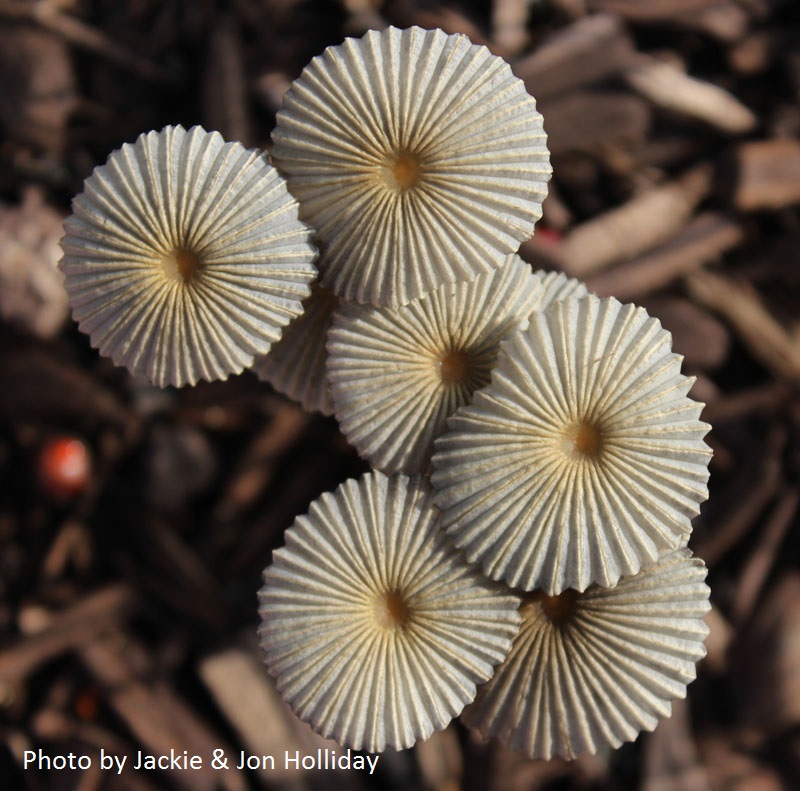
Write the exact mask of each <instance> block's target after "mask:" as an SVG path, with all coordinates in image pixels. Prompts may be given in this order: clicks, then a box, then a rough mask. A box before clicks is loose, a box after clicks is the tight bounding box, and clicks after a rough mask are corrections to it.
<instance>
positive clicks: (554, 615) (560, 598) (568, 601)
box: [523, 588, 579, 626]
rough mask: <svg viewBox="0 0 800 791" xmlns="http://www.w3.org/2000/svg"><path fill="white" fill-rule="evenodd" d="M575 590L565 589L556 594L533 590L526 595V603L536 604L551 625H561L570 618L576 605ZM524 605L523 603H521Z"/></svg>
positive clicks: (576, 595)
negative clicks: (551, 594)
mask: <svg viewBox="0 0 800 791" xmlns="http://www.w3.org/2000/svg"><path fill="white" fill-rule="evenodd" d="M578 595H579V594H578V593H577V591H574V590H572V589H571V588H567V590H565V591H563V592H561V593H559V594H558V595H556V596H550V595H548V594H547V593H543V592H542V591H535V592H533V593H532V594H530V595H529V596H527V597H526V602H525V603H526V604H528V603H534V604H538V606H539V608H540V609H541V611H542V614H543V615H544V617H545V618H547V620H548V621H550V623H551V624H553V626H563V625H565V624H567V623H569V621H571V620H572V618H573V616H574V615H575V612H576V611H577V609H578V607H577V605H578ZM523 606H525V605H523Z"/></svg>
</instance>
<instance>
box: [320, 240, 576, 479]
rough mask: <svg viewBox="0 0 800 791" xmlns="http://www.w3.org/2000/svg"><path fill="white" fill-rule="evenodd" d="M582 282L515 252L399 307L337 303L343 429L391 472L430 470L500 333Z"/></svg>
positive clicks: (485, 374)
mask: <svg viewBox="0 0 800 791" xmlns="http://www.w3.org/2000/svg"><path fill="white" fill-rule="evenodd" d="M576 289H577V290H578V293H585V292H586V288H585V286H583V285H582V284H580V283H579V282H578V281H576V280H569V279H567V278H566V277H565V276H564V275H552V274H548V275H545V274H544V273H536V274H534V273H533V272H531V268H530V266H528V264H526V263H525V262H524V261H523V260H522V259H521V258H520V257H519V256H518V255H516V254H514V255H510V256H508V258H507V259H506V262H505V263H504V265H503V266H502V267H500V269H496V270H493V271H492V272H488V273H486V274H483V275H480V276H479V277H477V278H476V279H475V280H473V281H472V282H470V283H463V282H462V283H455V284H449V283H448V284H445V285H443V286H440V287H439V288H437V289H436V290H435V291H432V292H431V293H430V294H427V295H425V296H424V297H422V298H420V299H416V300H412V301H411V302H409V303H408V304H407V305H403V306H401V307H398V308H375V307H372V306H368V305H357V304H353V303H346V304H343V305H342V306H341V307H340V308H339V310H337V312H336V313H335V314H334V321H333V326H332V327H331V330H330V333H329V340H328V351H329V359H328V376H329V380H330V388H331V395H332V398H333V402H334V411H335V413H336V417H337V419H338V420H339V424H340V426H341V429H342V432H343V433H344V435H345V436H346V437H347V439H348V440H349V442H350V443H351V444H352V445H354V446H355V447H356V448H357V449H358V451H359V453H361V455H362V456H364V457H365V458H366V459H368V460H369V462H370V464H372V465H373V466H374V467H376V468H377V469H379V470H383V471H384V472H387V473H394V472H406V473H425V472H427V471H428V467H429V464H430V458H431V453H432V450H433V440H434V438H435V437H438V436H439V435H440V434H441V433H442V432H443V431H445V430H446V427H447V417H448V416H449V415H452V414H453V413H454V412H455V411H456V410H457V409H458V408H459V407H460V406H463V405H464V404H467V403H469V402H470V401H471V400H472V394H473V393H474V392H475V391H476V390H478V389H479V388H481V387H484V386H485V385H487V384H488V383H489V381H490V379H491V374H492V368H493V367H494V365H495V362H496V360H497V353H498V350H499V347H500V341H501V340H502V339H503V338H505V337H506V336H507V335H508V334H509V333H511V332H512V331H513V330H515V329H516V328H518V327H520V326H526V325H527V320H528V316H530V314H531V313H532V312H533V311H534V310H537V309H541V308H543V307H544V305H545V304H548V303H549V301H552V300H554V299H557V298H559V297H560V296H561V295H562V294H563V293H567V294H569V293H573V292H574V291H575V290H576Z"/></svg>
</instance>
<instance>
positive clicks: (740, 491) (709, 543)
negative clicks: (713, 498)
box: [694, 425, 786, 566]
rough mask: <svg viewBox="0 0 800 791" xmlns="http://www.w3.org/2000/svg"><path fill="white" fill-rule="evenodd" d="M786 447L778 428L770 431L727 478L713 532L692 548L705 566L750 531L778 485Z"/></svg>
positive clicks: (784, 436) (713, 562)
mask: <svg viewBox="0 0 800 791" xmlns="http://www.w3.org/2000/svg"><path fill="white" fill-rule="evenodd" d="M785 445H786V430H785V429H784V427H783V426H782V425H779V426H776V427H774V428H773V429H772V431H770V433H769V434H768V435H767V437H766V439H765V440H764V442H763V444H762V445H761V446H760V447H756V448H754V450H753V454H752V456H751V457H750V460H749V463H748V464H746V465H743V466H742V467H740V469H739V473H738V474H737V475H736V476H735V477H734V478H733V479H731V481H730V483H729V485H728V489H727V492H726V495H727V503H726V507H725V508H724V510H723V511H722V512H721V513H720V514H719V516H718V517H717V518H716V519H715V520H714V524H715V531H714V532H713V533H711V534H706V535H705V536H704V537H703V538H701V539H700V540H699V541H697V542H696V543H695V545H694V551H695V554H696V555H698V557H701V558H703V559H704V560H705V561H706V563H707V564H708V565H709V566H713V565H715V564H716V563H717V562H718V561H719V560H720V559H721V558H722V557H723V556H724V555H725V553H726V552H728V551H729V550H730V549H732V548H733V547H734V546H735V545H736V544H737V543H738V542H739V541H740V540H741V539H742V538H743V537H744V536H745V535H746V534H747V532H748V530H750V528H751V527H752V526H753V524H754V523H755V521H756V519H757V518H758V516H759V514H760V513H761V512H762V511H763V510H764V508H766V506H767V503H769V501H770V500H772V498H773V497H775V495H776V494H777V492H778V490H779V489H780V486H781V454H782V453H783V449H784V446H785Z"/></svg>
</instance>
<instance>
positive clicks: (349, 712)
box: [259, 472, 520, 752]
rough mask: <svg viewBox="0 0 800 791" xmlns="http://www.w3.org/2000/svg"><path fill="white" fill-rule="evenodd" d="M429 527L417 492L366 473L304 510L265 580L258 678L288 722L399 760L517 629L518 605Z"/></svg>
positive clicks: (424, 496) (400, 481)
mask: <svg viewBox="0 0 800 791" xmlns="http://www.w3.org/2000/svg"><path fill="white" fill-rule="evenodd" d="M435 519H436V509H435V508H434V507H433V504H432V501H431V496H430V486H429V484H428V483H427V482H426V481H425V480H424V479H422V478H411V479H409V478H407V477H405V476H395V477H392V478H388V477H387V476H385V475H383V474H382V473H379V472H373V473H370V474H368V475H366V476H364V477H363V478H361V479H359V480H358V481H355V480H350V481H346V482H345V483H344V484H342V486H340V487H339V488H338V489H337V490H336V491H335V492H333V493H332V494H331V493H328V494H324V495H323V496H322V497H321V498H320V499H319V500H317V501H316V502H315V503H313V504H312V506H311V508H310V510H309V513H308V515H307V516H301V517H298V519H297V520H296V521H295V523H294V525H293V526H292V527H291V528H290V529H289V530H288V531H287V533H286V546H285V547H284V548H282V549H279V550H277V551H276V552H275V553H274V556H273V562H272V565H271V566H269V567H268V568H267V570H266V571H265V572H264V587H263V588H262V589H261V591H260V592H259V603H260V606H259V612H260V614H261V618H262V619H263V620H262V625H261V627H260V630H259V637H260V642H261V648H262V651H263V655H264V659H265V662H266V664H267V667H268V669H269V671H270V673H272V675H273V676H274V677H275V679H276V682H277V686H278V690H279V691H280V692H281V694H282V695H283V697H284V698H285V699H286V700H287V701H288V702H289V704H290V705H291V706H292V708H293V709H294V711H295V713H296V714H297V715H298V716H299V717H300V718H301V719H303V720H305V721H307V722H309V723H310V724H311V726H312V727H313V728H314V729H315V730H317V731H318V732H319V733H321V734H322V735H323V736H326V737H329V738H332V739H335V740H336V741H337V742H338V743H339V744H341V745H342V746H344V747H351V748H354V749H358V750H368V751H370V752H379V751H381V750H383V749H384V748H385V747H387V746H388V747H393V748H395V749H402V748H405V747H410V746H411V745H413V744H414V742H415V741H417V740H418V739H424V738H426V737H428V736H430V734H431V733H433V731H435V730H439V729H441V728H444V727H445V726H446V725H447V723H448V722H449V721H450V720H451V719H452V718H453V717H454V716H456V715H458V714H459V713H460V712H461V710H462V709H463V707H464V706H465V705H466V704H467V703H469V702H470V701H472V700H473V699H474V697H475V693H476V685H477V684H479V683H482V682H484V681H486V680H488V679H489V677H490V676H491V675H492V670H493V668H494V666H495V665H497V664H499V663H500V662H501V661H502V659H503V658H504V657H505V656H506V654H507V653H508V650H509V649H510V647H511V641H512V639H513V637H514V634H515V633H516V631H517V629H518V627H519V623H520V617H519V613H518V611H517V610H518V606H519V597H518V596H516V595H515V594H513V593H511V592H510V591H508V590H507V589H505V588H504V587H503V586H500V585H498V584H496V583H493V582H491V581H490V580H487V579H486V578H485V577H484V576H483V575H482V574H480V573H479V572H478V571H477V570H476V569H475V568H474V567H473V566H470V565H468V564H467V563H466V562H465V560H464V557H463V555H462V554H461V553H460V552H457V551H456V550H455V549H454V548H453V547H452V545H451V544H450V542H449V541H447V539H446V537H445V536H444V534H443V533H442V532H441V531H440V530H438V529H437V527H436V526H435V524H434V522H435Z"/></svg>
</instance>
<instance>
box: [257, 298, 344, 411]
mask: <svg viewBox="0 0 800 791" xmlns="http://www.w3.org/2000/svg"><path fill="white" fill-rule="evenodd" d="M338 304H339V298H338V297H336V296H334V294H332V293H331V292H330V291H328V289H327V288H323V287H322V286H318V285H314V286H313V287H312V289H311V296H310V297H308V298H307V299H306V300H305V302H303V308H304V310H303V312H302V313H301V314H300V315H299V316H298V317H297V318H296V319H293V320H292V322H291V324H289V326H288V327H287V328H286V329H285V330H284V332H283V335H282V336H281V339H280V341H278V343H276V344H275V345H274V346H273V347H272V348H271V349H270V350H269V354H266V355H264V356H263V357H257V358H256V360H255V363H254V364H253V370H254V371H255V372H256V375H257V376H258V378H259V379H262V380H263V381H265V382H269V383H270V384H271V385H272V386H273V387H274V388H275V389H276V390H277V391H278V392H279V393H283V394H284V395H287V396H289V398H292V399H294V400H295V401H297V402H298V403H299V404H300V405H301V406H302V407H303V409H305V410H306V411H308V412H321V413H322V414H323V415H332V414H333V402H332V401H331V396H330V392H329V390H328V375H327V371H326V362H327V360H328V353H327V351H326V350H325V345H326V343H327V341H328V330H329V329H330V325H331V321H332V320H333V311H334V310H335V309H336V306H337V305H338Z"/></svg>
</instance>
